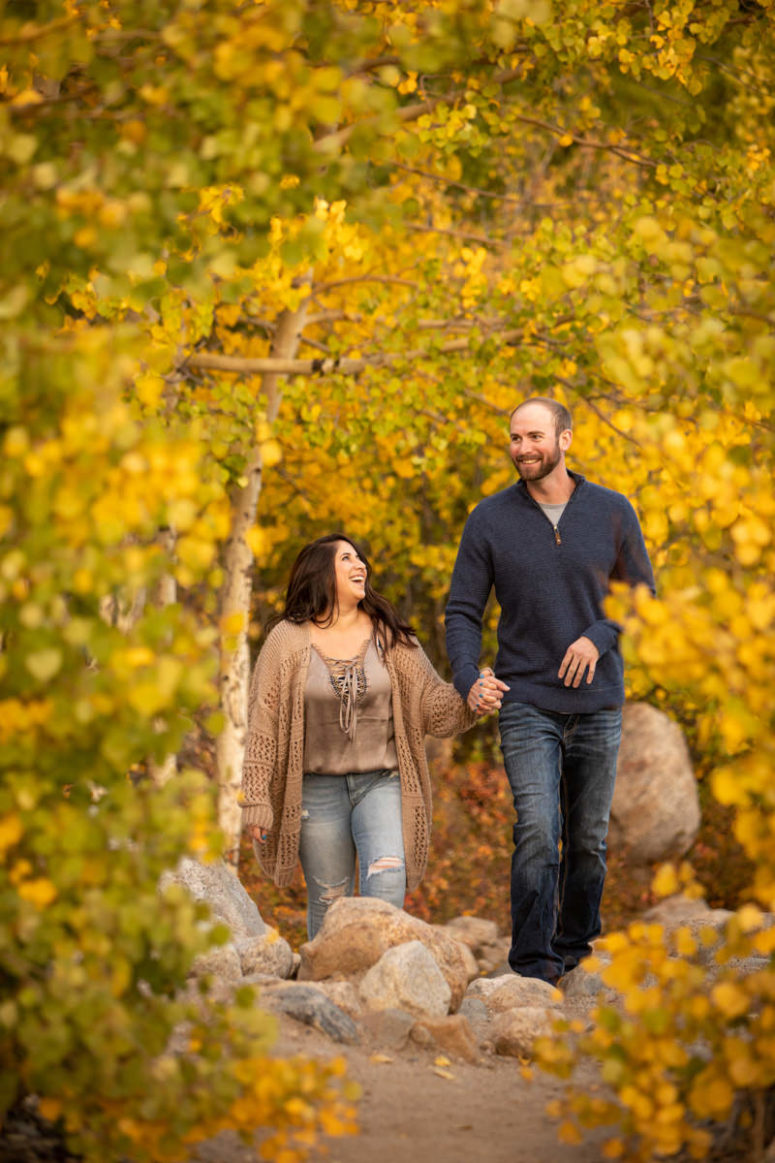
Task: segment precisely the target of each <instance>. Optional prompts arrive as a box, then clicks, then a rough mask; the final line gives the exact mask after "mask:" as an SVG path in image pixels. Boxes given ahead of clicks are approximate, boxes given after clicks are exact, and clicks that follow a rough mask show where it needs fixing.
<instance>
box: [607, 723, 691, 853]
mask: <svg viewBox="0 0 775 1163" xmlns="http://www.w3.org/2000/svg"><path fill="white" fill-rule="evenodd" d="M699 826H700V800H699V795H698V792H697V781H696V780H695V777H694V771H693V770H692V765H691V760H690V758H689V749H688V748H687V746H686V741H685V740H684V737H683V732H682V731H681V728H680V727H679V726H678V724H677V723H674V722H673V721H672V719H670V718H668V716H667V715H666V714H664V712H662V711H659V710H657V708H656V707H652V706H650V705H649V704H648V703H628V704H627V706H626V707H625V708H624V716H623V724H622V744H621V748H620V751H619V763H618V767H617V774H616V788H615V790H614V799H613V806H612V808H611V825H610V833H609V834H610V839H611V843H612V845H618V846H621V847H624V848H626V849H627V854H628V857H629V859H630V860H631V861H633V862H634V863H637V864H649V863H650V862H651V861H654V860H669V859H673V858H674V857H678V856H683V854H684V853H685V852H686V851H687V849H688V848H690V847H691V845H692V843H693V842H694V839H695V837H696V835H697V832H698V830H699Z"/></svg>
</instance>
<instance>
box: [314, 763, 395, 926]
mask: <svg viewBox="0 0 775 1163" xmlns="http://www.w3.org/2000/svg"><path fill="white" fill-rule="evenodd" d="M299 855H300V858H301V867H302V869H303V870H304V879H305V880H306V882H307V935H308V936H309V938H310V940H312V938H313V937H314V936H315V934H316V933H317V931H318V929H319V928H320V926H321V925H322V924H323V918H324V917H325V915H326V912H327V910H328V908H329V907H330V905H332V904H333V902H334V901H335V900H338V899H339V897H342V896H352V895H353V889H354V887H355V884H354V882H355V858H356V855H357V858H358V869H359V888H360V894H361V896H374V897H379V898H380V899H381V900H385V901H389V902H390V904H392V905H395V906H396V907H397V908H399V909H401V908H403V907H404V896H405V894H406V864H405V858H404V835H403V824H402V816H401V781H400V778H399V774H398V772H397V771H389V770H385V771H366V772H362V773H357V774H353V775H305V776H304V780H303V783H302V795H301V840H300V846H299Z"/></svg>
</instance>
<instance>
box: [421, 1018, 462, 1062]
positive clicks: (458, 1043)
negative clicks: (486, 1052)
mask: <svg viewBox="0 0 775 1163" xmlns="http://www.w3.org/2000/svg"><path fill="white" fill-rule="evenodd" d="M422 1030H426V1031H427V1032H428V1033H429V1034H430V1035H431V1037H432V1038H433V1044H434V1045H435V1046H437V1047H438V1049H439V1050H443V1051H444V1053H445V1054H450V1055H451V1056H452V1057H453V1058H461V1059H462V1060H463V1061H464V1062H478V1061H479V1053H478V1046H477V1039H476V1037H475V1036H474V1031H473V1030H472V1029H471V1026H470V1024H469V1021H468V1018H466V1017H464V1015H463V1014H461V1013H459V1012H458V1013H456V1014H448V1015H445V1017H443V1018H422V1019H421V1020H420V1021H418V1022H416V1023H415V1026H414V1029H413V1030H412V1038H413V1039H414V1040H415V1041H417V1040H418V1039H417V1036H416V1035H417V1034H418V1033H420V1031H422ZM422 1039H424V1035H423V1034H421V1033H420V1040H421V1041H422ZM423 1044H425V1043H424V1042H423Z"/></svg>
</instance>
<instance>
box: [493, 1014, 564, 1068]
mask: <svg viewBox="0 0 775 1163" xmlns="http://www.w3.org/2000/svg"><path fill="white" fill-rule="evenodd" d="M556 1017H557V1013H556V1011H555V1012H554V1013H553V1012H552V1011H551V1010H550V1009H545V1008H541V1007H537V1006H526V1007H525V1008H523V1009H518V1010H507V1011H506V1012H505V1013H502V1014H498V1015H497V1017H496V1018H495V1019H494V1021H493V1024H492V1040H493V1043H494V1046H495V1052H496V1053H497V1054H505V1055H508V1056H510V1057H512V1058H529V1057H530V1056H531V1054H532V1052H533V1042H534V1041H535V1039H536V1038H538V1037H543V1036H546V1035H548V1034H551V1032H552V1020H553V1019H555V1018H556Z"/></svg>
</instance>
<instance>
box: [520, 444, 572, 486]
mask: <svg viewBox="0 0 775 1163" xmlns="http://www.w3.org/2000/svg"><path fill="white" fill-rule="evenodd" d="M561 458H562V452H561V451H560V445H559V442H558V441H557V440H555V442H554V449H553V451H552V452H551V453H547V454H541V455H540V459H538V460H536V461H533V462H531V463H530V464H521V463H520V461H519V459H517V460H516V461H515V463H514V467H515V468H516V470H517V472H518V473H519V475H520V477H521V478H522V480H523V481H542V480H543V479H544V477H548V476H549V474H550V473H551V472H554V470H555V469H556V468H557V465H558V464H559V463H560V460H561Z"/></svg>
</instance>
